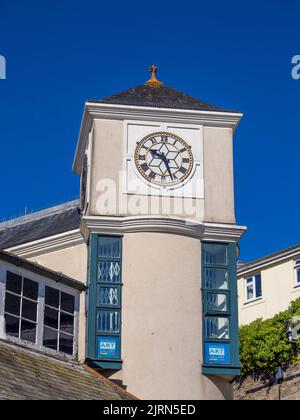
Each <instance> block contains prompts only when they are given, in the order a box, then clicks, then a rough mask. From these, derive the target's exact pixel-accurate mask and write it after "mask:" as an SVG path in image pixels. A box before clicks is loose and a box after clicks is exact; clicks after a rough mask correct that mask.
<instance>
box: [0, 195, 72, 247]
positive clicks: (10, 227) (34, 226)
mask: <svg viewBox="0 0 300 420" xmlns="http://www.w3.org/2000/svg"><path fill="white" fill-rule="evenodd" d="M79 226H80V211H79V202H78V201H77V200H76V201H71V202H69V203H66V204H63V205H60V206H56V207H52V208H49V209H46V210H43V211H40V212H37V213H33V214H30V215H28V216H24V217H20V218H17V219H13V220H10V221H8V222H4V223H0V249H8V248H12V247H15V246H18V245H22V244H25V243H28V242H33V241H36V240H38V239H44V238H47V237H49V236H54V235H58V234H59V233H64V232H69V231H71V230H75V229H78V228H79Z"/></svg>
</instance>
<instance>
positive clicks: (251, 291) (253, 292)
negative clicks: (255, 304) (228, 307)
mask: <svg viewBox="0 0 300 420" xmlns="http://www.w3.org/2000/svg"><path fill="white" fill-rule="evenodd" d="M261 297H262V287H261V274H256V275H254V276H251V277H248V278H247V279H246V302H251V301H252V300H256V299H259V298H261Z"/></svg>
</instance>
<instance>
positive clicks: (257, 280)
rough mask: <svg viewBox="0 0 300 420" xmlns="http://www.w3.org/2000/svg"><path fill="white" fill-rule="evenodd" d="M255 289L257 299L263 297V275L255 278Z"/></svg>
mask: <svg viewBox="0 0 300 420" xmlns="http://www.w3.org/2000/svg"><path fill="white" fill-rule="evenodd" d="M255 289H256V297H257V298H258V297H261V296H262V290H261V275H260V274H257V275H256V276H255Z"/></svg>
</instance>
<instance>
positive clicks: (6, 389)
mask: <svg viewBox="0 0 300 420" xmlns="http://www.w3.org/2000/svg"><path fill="white" fill-rule="evenodd" d="M134 399H136V398H135V397H133V396H132V395H130V394H128V393H127V392H126V391H124V390H123V389H122V388H120V387H118V386H117V385H115V384H114V383H112V382H111V381H109V380H107V379H106V378H104V377H103V376H102V375H100V374H98V373H96V372H95V373H92V372H91V371H87V370H86V369H84V367H83V366H81V365H79V364H77V363H76V362H73V363H71V362H69V361H67V360H64V359H62V358H54V357H49V356H47V355H45V354H42V353H39V352H36V351H34V350H32V349H27V348H24V347H20V346H17V345H13V344H10V343H8V342H4V341H0V400H134Z"/></svg>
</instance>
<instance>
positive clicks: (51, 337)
mask: <svg viewBox="0 0 300 420" xmlns="http://www.w3.org/2000/svg"><path fill="white" fill-rule="evenodd" d="M57 337H58V332H57V331H54V330H51V329H50V328H47V327H45V328H44V340H43V345H44V346H45V347H48V348H49V349H53V350H57Z"/></svg>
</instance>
